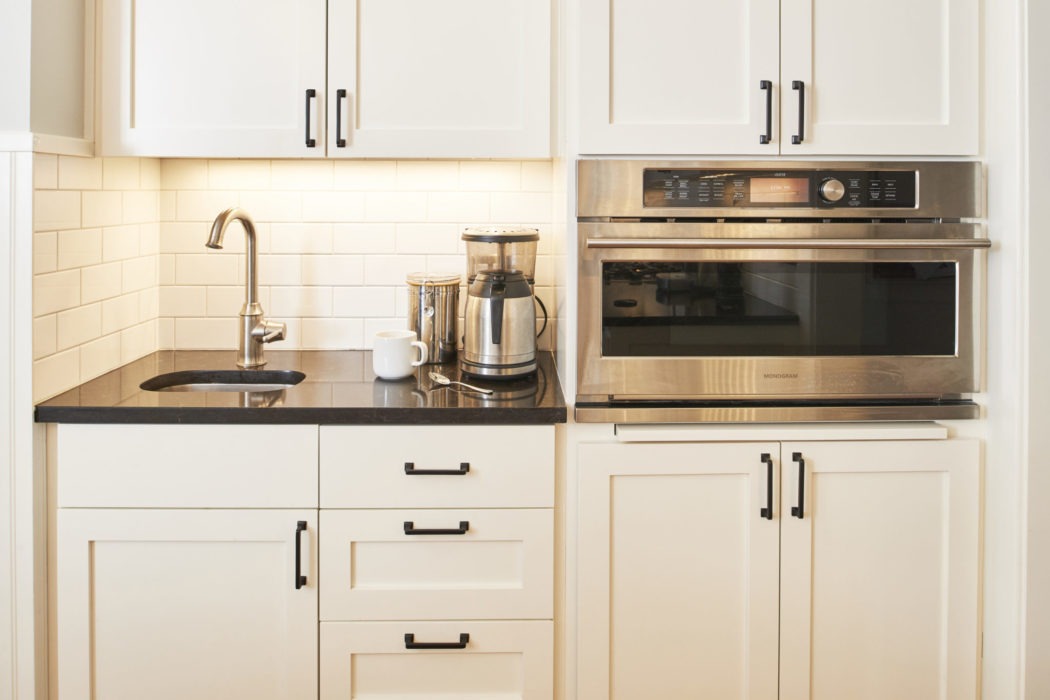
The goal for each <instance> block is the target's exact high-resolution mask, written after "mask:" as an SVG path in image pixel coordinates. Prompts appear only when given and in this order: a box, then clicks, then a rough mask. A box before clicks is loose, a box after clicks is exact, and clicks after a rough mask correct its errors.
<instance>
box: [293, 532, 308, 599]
mask: <svg viewBox="0 0 1050 700" xmlns="http://www.w3.org/2000/svg"><path fill="white" fill-rule="evenodd" d="M304 530H306V521H305V520H300V521H299V522H297V523H296V524H295V590H299V589H300V588H302V587H303V586H305V585H306V577H305V576H303V569H302V566H303V565H302V561H303V557H302V553H303V531H304Z"/></svg>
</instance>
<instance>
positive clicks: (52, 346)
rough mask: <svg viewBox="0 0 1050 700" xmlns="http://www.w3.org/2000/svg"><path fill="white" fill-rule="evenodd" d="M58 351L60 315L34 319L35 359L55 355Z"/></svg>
mask: <svg viewBox="0 0 1050 700" xmlns="http://www.w3.org/2000/svg"><path fill="white" fill-rule="evenodd" d="M57 351H58V314H48V315H47V316H41V317H40V318H34V319H33V359H34V360H39V359H40V358H41V357H47V356H48V355H53V354H54V353H55V352H57Z"/></svg>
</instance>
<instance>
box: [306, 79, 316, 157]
mask: <svg viewBox="0 0 1050 700" xmlns="http://www.w3.org/2000/svg"><path fill="white" fill-rule="evenodd" d="M315 97H317V90H314V89H313V88H310V89H309V90H307V91H306V147H307V148H313V147H314V146H316V145H317V139H312V138H310V100H312V99H314V98H315Z"/></svg>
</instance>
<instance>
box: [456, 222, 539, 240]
mask: <svg viewBox="0 0 1050 700" xmlns="http://www.w3.org/2000/svg"><path fill="white" fill-rule="evenodd" d="M461 238H462V239H463V240H464V241H477V242H479V243H522V242H526V241H538V240H540V232H539V230H538V229H534V228H516V227H508V226H477V227H474V228H468V229H467V230H466V231H464V232H463V235H462V236H461Z"/></svg>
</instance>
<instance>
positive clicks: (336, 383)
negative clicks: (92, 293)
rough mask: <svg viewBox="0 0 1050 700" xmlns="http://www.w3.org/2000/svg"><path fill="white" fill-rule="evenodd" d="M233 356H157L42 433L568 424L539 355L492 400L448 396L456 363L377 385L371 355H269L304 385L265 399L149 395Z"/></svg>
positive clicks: (113, 376) (110, 381) (454, 390)
mask: <svg viewBox="0 0 1050 700" xmlns="http://www.w3.org/2000/svg"><path fill="white" fill-rule="evenodd" d="M234 356H235V353H234V352H231V351H227V350H167V351H161V352H156V353H153V354H152V355H147V356H146V357H144V358H142V359H140V360H136V361H134V362H131V363H129V364H127V365H125V366H123V367H121V368H119V369H116V370H113V371H112V372H109V373H107V374H104V375H102V376H101V377H98V378H97V379H92V380H91V381H89V382H86V383H84V384H82V385H80V386H78V387H76V388H75V389H71V390H69V391H67V392H65V393H63V394H59V395H58V396H56V397H54V398H52V399H48V400H47V401H44V402H43V403H41V404H39V405H38V406H37V407H36V421H37V422H38V423H316V424H320V425H338V424H342V425H391V424H399V425H413V424H415V425H456V424H477V425H482V424H494V425H544V424H551V423H564V422H565V417H566V409H565V398H564V397H563V395H562V391H561V385H560V383H559V382H558V374H557V371H556V369H555V366H554V358H553V356H552V355H551V353H549V352H541V353H539V362H538V365H539V369H538V370H537V372H536V374H535V375H534V376H532V377H529V378H526V379H516V380H511V381H495V380H476V379H473V378H466V381H469V382H470V383H471V384H475V385H478V386H482V387H486V388H489V389H492V390H493V392H494V393H493V394H492V395H491V396H486V395H483V394H480V393H477V392H473V391H469V390H463V389H460V388H459V387H446V386H441V385H439V384H436V383H435V382H433V381H431V380H430V379H429V378H428V377H427V371H429V370H436V371H439V372H441V373H442V374H444V375H445V376H447V377H449V378H450V379H456V380H458V379H461V377H460V372H459V368H458V367H457V366H456V364H455V363H449V364H444V365H424V366H423V367H420V368H419V369H418V370H417V371H416V376H412V377H409V378H407V379H402V380H399V381H386V380H383V379H377V378H376V376H375V375H374V374H373V373H372V355H371V352H369V351H362V350H303V351H287V350H285V351H280V350H267V352H266V358H267V360H268V362H267V364H266V367H265V369H267V370H297V371H300V372H304V373H305V374H306V379H304V380H303V381H302V383H300V384H297V385H295V386H293V387H289V388H287V389H281V390H277V391H262V392H219V391H204V392H201V391H190V392H184V391H147V390H144V389H141V388H140V387H139V385H140V384H141V383H142V382H144V381H145V380H147V379H150V378H151V377H155V376H157V375H159V374H165V373H168V372H177V371H181V370H217V369H230V370H235V369H237V367H236V366H235V365H234Z"/></svg>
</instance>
